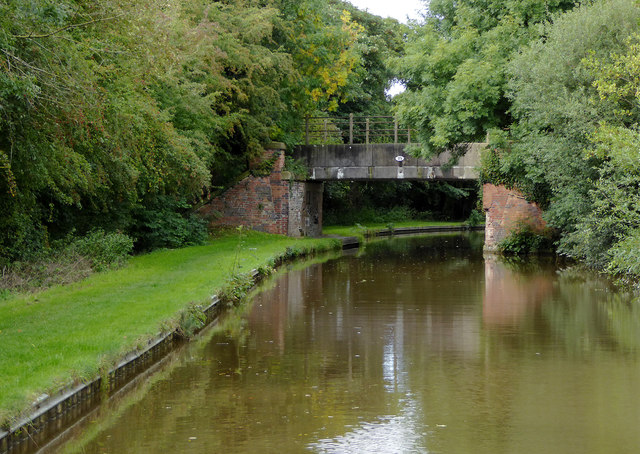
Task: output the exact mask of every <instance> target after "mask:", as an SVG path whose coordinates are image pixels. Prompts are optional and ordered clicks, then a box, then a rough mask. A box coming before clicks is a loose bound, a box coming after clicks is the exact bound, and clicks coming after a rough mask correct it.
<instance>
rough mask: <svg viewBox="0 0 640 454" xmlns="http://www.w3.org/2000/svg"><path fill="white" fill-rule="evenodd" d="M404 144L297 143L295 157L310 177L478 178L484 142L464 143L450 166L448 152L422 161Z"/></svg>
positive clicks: (351, 178)
mask: <svg viewBox="0 0 640 454" xmlns="http://www.w3.org/2000/svg"><path fill="white" fill-rule="evenodd" d="M405 146H406V145H404V144H371V143H370V144H345V145H300V146H297V147H296V148H295V150H294V153H293V157H294V159H299V160H301V161H302V162H303V163H304V164H305V165H306V166H307V168H308V169H309V180H317V181H330V180H363V181H366V180H397V179H406V180H477V179H478V171H477V167H478V166H479V165H480V151H481V150H482V149H483V148H484V147H485V146H486V144H484V143H469V144H463V145H460V146H464V147H466V148H467V151H466V153H465V154H464V155H463V156H461V157H460V158H459V159H458V162H457V163H456V164H455V165H453V166H450V165H448V163H449V161H450V160H451V152H449V151H447V152H444V153H442V154H440V155H438V156H436V157H434V158H433V159H430V160H424V159H421V158H416V157H413V156H409V155H407V154H406V153H405V152H404V148H405Z"/></svg>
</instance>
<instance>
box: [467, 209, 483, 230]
mask: <svg viewBox="0 0 640 454" xmlns="http://www.w3.org/2000/svg"><path fill="white" fill-rule="evenodd" d="M484 222H485V217H484V214H483V213H482V212H481V211H479V210H472V211H471V214H470V215H469V217H468V218H467V220H466V221H464V223H465V224H466V225H468V226H470V227H475V226H477V225H481V224H484Z"/></svg>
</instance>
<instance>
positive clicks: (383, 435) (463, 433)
mask: <svg viewBox="0 0 640 454" xmlns="http://www.w3.org/2000/svg"><path fill="white" fill-rule="evenodd" d="M482 245H483V237H482V233H479V234H478V233H469V234H462V235H459V234H455V235H451V234H450V235H438V236H427V237H413V238H394V239H389V240H383V241H379V242H374V243H371V244H368V245H367V246H366V248H365V250H364V251H359V252H357V253H351V254H346V255H343V256H341V257H339V258H335V259H331V260H327V261H322V260H317V261H316V263H313V264H310V265H308V266H305V267H301V266H298V267H294V268H292V269H290V270H289V271H288V272H281V273H278V274H277V275H276V276H274V277H273V278H271V279H269V280H268V281H267V282H265V283H264V284H263V285H262V287H261V289H260V291H259V292H257V293H256V294H255V295H254V296H253V297H252V299H251V302H250V308H248V309H247V311H246V313H245V314H244V315H242V316H236V317H231V318H230V319H229V320H228V321H227V322H226V323H225V324H224V325H223V326H225V329H224V330H222V329H219V330H217V331H210V332H207V333H205V335H204V337H203V338H202V339H200V340H199V341H196V342H193V343H192V344H190V345H188V346H186V347H185V348H184V349H183V351H181V352H180V353H179V354H178V355H175V356H174V357H173V358H171V359H170V360H168V361H167V363H166V364H164V365H162V367H160V368H159V369H160V370H159V371H158V373H156V374H155V375H153V376H152V377H151V378H149V379H147V380H144V381H140V382H139V383H137V384H134V385H133V386H132V387H131V388H132V389H131V390H129V391H128V392H127V393H124V394H123V396H121V397H119V398H118V399H116V401H115V402H108V403H106V404H104V405H103V406H102V407H101V408H99V409H98V410H97V411H96V412H95V413H94V414H92V415H90V416H89V417H88V418H87V420H86V421H85V423H84V424H83V426H82V429H81V430H80V429H77V430H76V432H77V434H72V436H70V437H69V440H68V441H67V442H66V444H64V445H62V446H61V445H57V446H56V447H55V451H56V452H58V451H61V452H82V453H125V452H126V453H162V452H166V453H169V452H181V453H218V452H227V453H256V452H260V453H297V452H301V453H302V452H312V453H367V452H371V453H431V452H433V453H456V454H458V453H474V454H477V453H492V454H496V453H546V454H549V453H582V454H584V453H612V452H615V453H631V452H638V451H639V450H640V431H639V430H638V427H640V362H639V358H640V356H639V354H638V353H639V347H640V310H639V309H638V307H637V304H633V303H632V302H631V298H630V297H628V296H626V295H624V294H621V293H616V291H615V290H614V288H613V287H612V286H611V285H610V283H608V282H607V281H606V280H604V279H601V278H598V277H597V276H595V275H589V274H584V273H580V272H577V271H575V270H573V269H572V268H565V267H562V266H558V265H557V264H556V263H554V261H553V260H551V259H550V260H543V259H538V260H531V261H528V262H526V263H524V264H522V263H517V262H509V261H503V260H498V259H496V258H493V257H483V254H482Z"/></svg>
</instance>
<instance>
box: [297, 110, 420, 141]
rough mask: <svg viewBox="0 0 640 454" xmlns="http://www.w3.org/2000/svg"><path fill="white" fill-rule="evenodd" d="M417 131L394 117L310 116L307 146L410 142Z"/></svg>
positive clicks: (307, 127)
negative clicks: (402, 124)
mask: <svg viewBox="0 0 640 454" xmlns="http://www.w3.org/2000/svg"><path fill="white" fill-rule="evenodd" d="M412 133H413V136H414V137H415V131H414V130H412V129H410V128H404V127H401V126H400V124H399V123H398V119H397V118H395V117H392V116H382V115H381V116H369V117H364V116H355V115H353V114H351V115H349V116H348V117H307V118H306V119H305V134H304V136H305V144H306V145H312V144H313V145H315V144H350V145H351V144H369V143H394V144H398V143H407V144H409V143H411V135H412Z"/></svg>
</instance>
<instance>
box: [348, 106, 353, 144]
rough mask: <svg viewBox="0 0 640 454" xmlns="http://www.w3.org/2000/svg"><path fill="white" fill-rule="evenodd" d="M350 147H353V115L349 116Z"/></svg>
mask: <svg viewBox="0 0 640 454" xmlns="http://www.w3.org/2000/svg"><path fill="white" fill-rule="evenodd" d="M349 145H353V113H350V114H349Z"/></svg>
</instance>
